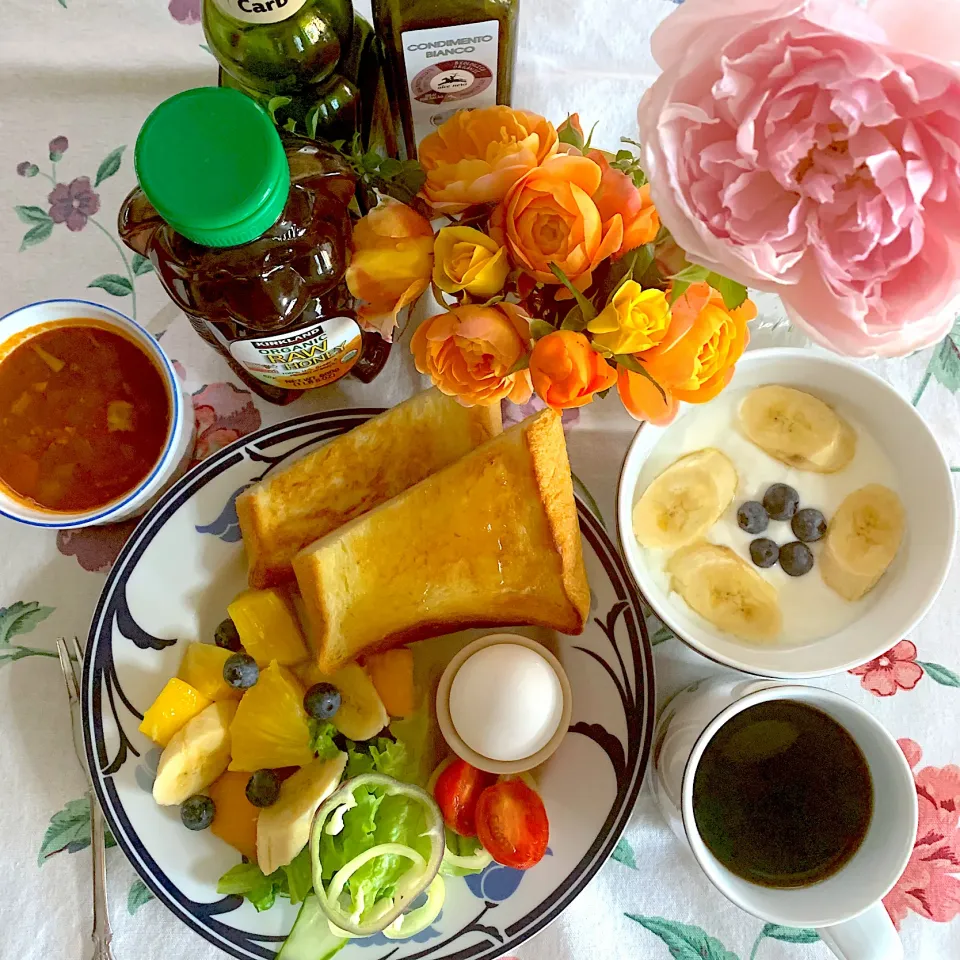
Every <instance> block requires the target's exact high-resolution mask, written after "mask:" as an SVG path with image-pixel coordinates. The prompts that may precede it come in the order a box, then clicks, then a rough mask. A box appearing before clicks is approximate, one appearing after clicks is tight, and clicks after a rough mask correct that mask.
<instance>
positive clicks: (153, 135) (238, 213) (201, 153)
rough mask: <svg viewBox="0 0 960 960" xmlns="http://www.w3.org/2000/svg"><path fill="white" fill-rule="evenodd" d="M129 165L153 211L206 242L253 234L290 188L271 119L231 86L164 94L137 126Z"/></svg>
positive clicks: (269, 222) (274, 215)
mask: <svg viewBox="0 0 960 960" xmlns="http://www.w3.org/2000/svg"><path fill="white" fill-rule="evenodd" d="M134 165H135V167H136V171H137V179H138V180H139V181H140V187H141V189H142V190H143V192H144V193H145V194H146V195H147V199H148V200H149V201H150V202H151V203H152V204H153V206H154V207H155V208H156V210H157V213H159V214H160V216H161V217H163V219H164V220H166V221H167V223H169V224H170V226H171V227H173V228H174V230H176V231H177V233H180V234H183V236H185V237H186V238H187V239H188V240H193V241H194V243H199V244H202V245H203V246H206V247H234V246H238V245H239V244H242V243H249V242H250V241H251V240H255V239H256V238H257V237H259V236H260V235H261V234H263V233H264V232H266V231H267V230H268V229H269V228H270V227H272V226H273V224H274V223H276V222H277V220H278V219H279V217H280V214H281V213H282V212H283V207H284V205H285V204H286V202H287V195H288V194H289V192H290V167H289V165H288V164H287V157H286V154H285V153H284V150H283V143H282V141H281V140H280V135H279V134H278V133H277V130H276V127H274V125H273V121H272V120H271V119H270V117H269V115H268V114H267V112H266V111H265V110H263V108H261V107H260V106H259V105H258V104H256V103H255V102H254V101H253V100H251V99H250V98H249V97H247V96H246V95H245V94H242V93H240V92H239V91H237V90H227V89H221V88H219V87H198V88H197V89H195V90H185V91H184V92H183V93H178V94H177V95H176V96H175V97H171V98H170V99H169V100H164V102H163V103H161V104H160V106H158V107H157V108H156V110H154V111H153V113H151V114H150V116H149V117H147V119H146V122H145V123H144V125H143V128H142V129H141V130H140V136H139V137H137V147H136V152H135V154H134Z"/></svg>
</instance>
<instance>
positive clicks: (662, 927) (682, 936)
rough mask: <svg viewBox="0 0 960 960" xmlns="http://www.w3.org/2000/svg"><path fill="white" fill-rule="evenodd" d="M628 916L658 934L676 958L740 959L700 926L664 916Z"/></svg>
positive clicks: (690, 959) (689, 959) (703, 959)
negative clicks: (678, 921)
mask: <svg viewBox="0 0 960 960" xmlns="http://www.w3.org/2000/svg"><path fill="white" fill-rule="evenodd" d="M626 916H627V917H628V918H629V919H630V920H633V921H635V922H636V923H639V924H640V926H641V927H644V928H645V929H647V930H649V931H650V932H651V933H652V934H655V935H656V936H658V937H659V938H660V939H661V940H662V941H663V942H664V943H665V944H666V946H667V949H668V950H669V951H670V956H671V957H673V958H674V960H739V958H738V957H737V955H736V954H735V953H731V952H730V951H729V950H727V948H726V947H725V946H724V945H723V944H722V943H721V942H720V941H719V940H717V939H716V938H715V937H711V936H710V935H709V934H707V933H706V932H705V931H704V930H701V929H700V927H694V926H690V925H688V924H686V923H677V922H676V921H674V920H664V919H663V917H640V916H636V915H635V914H632V913H628V914H626Z"/></svg>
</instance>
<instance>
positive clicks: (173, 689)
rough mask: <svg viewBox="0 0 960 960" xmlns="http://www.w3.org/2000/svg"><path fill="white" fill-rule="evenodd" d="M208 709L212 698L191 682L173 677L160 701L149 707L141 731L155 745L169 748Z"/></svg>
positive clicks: (158, 699) (159, 697) (162, 693)
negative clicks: (175, 738) (171, 742)
mask: <svg viewBox="0 0 960 960" xmlns="http://www.w3.org/2000/svg"><path fill="white" fill-rule="evenodd" d="M208 706H210V699H209V698H208V697H205V696H204V695H203V694H202V693H201V692H200V691H199V690H197V689H196V688H195V687H192V686H190V684H189V683H184V682H183V681H182V680H180V679H178V678H177V677H172V678H171V679H170V680H168V681H167V684H166V686H165V687H164V688H163V689H162V690H161V691H160V695H159V696H158V697H157V699H156V700H154V701H153V703H152V704H151V705H150V706H149V707H148V708H147V712H146V713H145V714H144V715H143V722H142V723H141V724H140V732H141V733H145V734H146V735H147V736H148V737H149V738H150V739H151V740H153V741H154V743H159V744H160V746H161V747H165V746H166V745H167V744H168V743H169V742H170V741H171V740H172V739H173V737H174V735H175V734H176V733H178V732H179V731H180V729H181V728H182V727H185V726H186V725H187V723H189V721H191V720H192V719H193V718H194V717H195V716H196V715H197V714H198V713H200V712H201V711H202V710H205V709H206V708H207V707H208Z"/></svg>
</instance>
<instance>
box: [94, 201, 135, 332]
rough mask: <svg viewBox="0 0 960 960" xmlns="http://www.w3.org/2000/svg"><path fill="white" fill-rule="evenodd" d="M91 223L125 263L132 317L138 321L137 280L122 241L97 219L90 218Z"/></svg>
mask: <svg viewBox="0 0 960 960" xmlns="http://www.w3.org/2000/svg"><path fill="white" fill-rule="evenodd" d="M89 219H90V222H91V223H92V224H93V225H94V226H95V227H97V229H99V230H100V232H101V233H102V234H103V235H104V236H105V237H107V238H108V239H109V241H110V242H111V243H112V244H113V245H114V246H115V247H116V248H117V253H119V254H120V259H121V260H122V261H123V266H124V269H125V270H126V271H127V277H128V278H129V279H130V297H131V301H130V315H131V316H132V317H133V319H134V320H136V319H137V286H136V283H137V278H136V277H135V276H134V275H133V270H132V269H131V267H130V261H129V260H128V259H127V255H126V254H125V253H124V252H123V247H121V246H120V241H119V240H117V238H116V237H115V236H114V235H113V234H112V233H111V232H110V231H109V230H108V229H107V228H106V227H105V226H104V225H103V224H102V223H101V222H100V221H99V220H97V219H96V218H95V217H90V218H89Z"/></svg>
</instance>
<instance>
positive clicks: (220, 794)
mask: <svg viewBox="0 0 960 960" xmlns="http://www.w3.org/2000/svg"><path fill="white" fill-rule="evenodd" d="M249 779H250V774H249V773H224V774H222V775H221V776H220V778H219V779H218V780H215V781H214V782H213V783H212V784H210V789H209V790H208V791H207V792H208V793H209V794H210V797H211V798H212V800H213V803H214V806H215V807H216V813H215V814H214V817H213V823H212V824H211V826H210V832H211V833H213V834H214V835H216V836H218V837H219V838H220V839H221V840H224V841H226V842H227V843H229V844H230V846H231V847H233V848H234V849H235V850H239V851H240V853H242V854H243V855H244V856H245V857H246V858H247V859H248V860H250V861H251V862H252V863H256V862H257V819H258V817H259V816H260V810H259V809H258V808H257V807H255V806H254V805H253V804H252V803H251V802H250V801H249V800H248V799H247V781H248V780H249Z"/></svg>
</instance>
